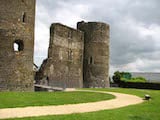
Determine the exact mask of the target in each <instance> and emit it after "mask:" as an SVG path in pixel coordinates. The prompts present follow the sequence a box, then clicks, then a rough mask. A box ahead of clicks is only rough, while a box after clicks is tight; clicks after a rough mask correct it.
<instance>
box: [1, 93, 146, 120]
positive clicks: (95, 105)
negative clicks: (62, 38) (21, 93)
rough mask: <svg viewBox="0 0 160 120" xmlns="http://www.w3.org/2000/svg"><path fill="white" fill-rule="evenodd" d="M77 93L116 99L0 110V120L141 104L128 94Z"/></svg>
mask: <svg viewBox="0 0 160 120" xmlns="http://www.w3.org/2000/svg"><path fill="white" fill-rule="evenodd" d="M79 91H86V92H98V93H104V94H105V93H107V94H112V95H114V96H116V98H115V99H111V100H105V101H99V102H90V103H80V104H68V105H58V106H35V107H25V108H7V109H0V119H6V118H21V117H32V116H45V115H62V114H72V113H84V112H93V111H99V110H106V109H115V108H120V107H124V106H128V105H134V104H139V103H142V102H143V100H142V98H140V97H137V96H134V95H129V94H122V93H116V92H103V91H91V90H79Z"/></svg>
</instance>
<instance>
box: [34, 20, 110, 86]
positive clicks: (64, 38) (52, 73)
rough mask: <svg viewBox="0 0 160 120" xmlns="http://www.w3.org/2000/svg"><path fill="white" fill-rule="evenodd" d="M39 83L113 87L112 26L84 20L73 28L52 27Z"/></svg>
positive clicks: (38, 78) (54, 25)
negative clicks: (110, 63)
mask: <svg viewBox="0 0 160 120" xmlns="http://www.w3.org/2000/svg"><path fill="white" fill-rule="evenodd" d="M40 80H41V82H42V81H43V83H40ZM36 81H37V83H39V84H44V83H45V84H48V85H49V86H56V87H57V86H63V87H67V88H81V87H109V25H107V24H105V23H100V22H88V23H86V22H83V21H82V22H79V23H78V24H77V29H73V28H70V27H67V26H64V25H62V24H59V23H55V24H52V25H51V28H50V44H49V50H48V58H47V59H46V60H44V62H43V64H42V65H41V68H40V70H39V71H38V72H37V74H36ZM44 81H46V82H44Z"/></svg>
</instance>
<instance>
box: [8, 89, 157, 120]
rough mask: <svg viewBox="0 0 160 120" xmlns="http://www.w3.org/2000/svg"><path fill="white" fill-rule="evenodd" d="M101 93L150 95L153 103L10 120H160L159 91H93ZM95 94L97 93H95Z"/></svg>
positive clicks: (147, 102)
mask: <svg viewBox="0 0 160 120" xmlns="http://www.w3.org/2000/svg"><path fill="white" fill-rule="evenodd" d="M93 90H99V91H100V90H101V91H112V92H120V93H126V94H133V95H137V96H140V97H142V98H143V97H144V95H145V94H149V95H151V97H152V100H151V101H146V102H144V103H142V104H137V105H131V106H127V107H123V108H119V109H112V110H103V111H98V112H91V113H82V114H71V115H59V116H44V117H32V118H21V119H16V118H15V119H8V120H160V91H158V90H137V89H93ZM94 94H95V93H94Z"/></svg>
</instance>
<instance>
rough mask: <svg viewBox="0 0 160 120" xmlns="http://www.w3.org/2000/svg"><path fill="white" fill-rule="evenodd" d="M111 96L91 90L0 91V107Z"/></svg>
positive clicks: (105, 98)
mask: <svg viewBox="0 0 160 120" xmlns="http://www.w3.org/2000/svg"><path fill="white" fill-rule="evenodd" d="M95 96H96V97H95ZM112 98H114V96H112V95H109V94H101V93H91V92H0V108H13V107H25V106H43V105H62V104H76V103H85V102H95V101H100V100H108V99H112Z"/></svg>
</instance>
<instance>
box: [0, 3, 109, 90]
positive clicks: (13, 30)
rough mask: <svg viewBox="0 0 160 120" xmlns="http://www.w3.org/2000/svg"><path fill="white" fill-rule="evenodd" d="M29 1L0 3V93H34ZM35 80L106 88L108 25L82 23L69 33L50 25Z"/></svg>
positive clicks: (32, 10)
mask: <svg viewBox="0 0 160 120" xmlns="http://www.w3.org/2000/svg"><path fill="white" fill-rule="evenodd" d="M35 2H36V0H0V91H33V90H34V74H33V51H34V23H35ZM35 79H36V83H37V84H44V85H48V86H55V87H64V88H82V87H108V86H109V25H107V24H105V23H101V22H87V23H86V22H83V21H82V22H78V24H77V29H73V28H70V27H68V26H65V25H62V24H60V23H54V24H52V25H51V27H50V43H49V48H48V58H47V59H46V60H44V61H43V64H42V65H41V67H40V69H39V71H38V72H37V73H36V76H35ZM41 81H45V82H42V83H41Z"/></svg>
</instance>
